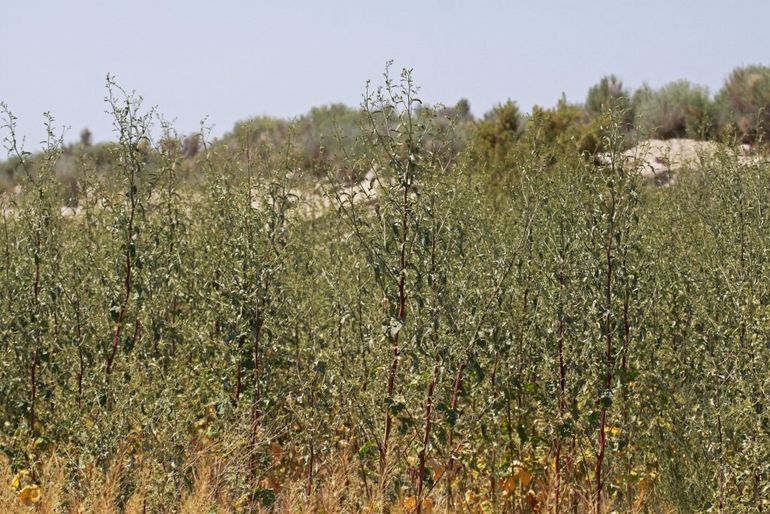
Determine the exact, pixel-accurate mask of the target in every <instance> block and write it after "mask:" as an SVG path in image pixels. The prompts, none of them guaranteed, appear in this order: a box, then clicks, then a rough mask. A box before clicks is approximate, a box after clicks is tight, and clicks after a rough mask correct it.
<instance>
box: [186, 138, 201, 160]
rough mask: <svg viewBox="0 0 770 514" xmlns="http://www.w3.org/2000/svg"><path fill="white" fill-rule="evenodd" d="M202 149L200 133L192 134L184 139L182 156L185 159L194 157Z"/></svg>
mask: <svg viewBox="0 0 770 514" xmlns="http://www.w3.org/2000/svg"><path fill="white" fill-rule="evenodd" d="M200 149H201V137H200V134H190V135H189V136H187V137H186V138H184V140H183V141H182V156H183V157H184V158H185V159H192V158H193V157H195V156H196V155H198V152H200Z"/></svg>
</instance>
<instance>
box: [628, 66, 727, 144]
mask: <svg viewBox="0 0 770 514" xmlns="http://www.w3.org/2000/svg"><path fill="white" fill-rule="evenodd" d="M633 105H634V111H635V112H636V118H637V119H636V127H637V129H638V131H639V132H640V133H642V134H644V135H649V136H653V137H656V138H659V139H672V138H678V137H690V138H696V139H705V138H708V137H709V136H711V135H712V134H713V131H714V125H715V120H714V109H713V104H712V102H711V99H710V95H709V91H708V88H706V87H703V86H699V85H696V84H692V83H691V82H689V81H687V80H677V81H674V82H670V83H668V84H666V85H665V86H663V87H662V88H660V89H658V90H653V89H652V88H650V87H649V86H647V85H646V84H645V85H643V86H642V87H640V88H639V89H638V90H637V91H636V92H635V93H634V98H633Z"/></svg>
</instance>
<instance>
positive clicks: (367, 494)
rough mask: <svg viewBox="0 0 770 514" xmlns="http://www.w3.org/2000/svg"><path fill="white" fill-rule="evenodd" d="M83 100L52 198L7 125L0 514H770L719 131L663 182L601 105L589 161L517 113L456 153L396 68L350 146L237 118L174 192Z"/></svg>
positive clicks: (768, 184)
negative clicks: (85, 133) (295, 146)
mask: <svg viewBox="0 0 770 514" xmlns="http://www.w3.org/2000/svg"><path fill="white" fill-rule="evenodd" d="M108 93H109V95H108V105H109V107H110V110H111V112H112V114H113V116H114V120H115V126H116V130H117V132H116V134H117V136H118V141H117V142H116V143H115V144H112V145H110V146H109V147H108V148H106V149H105V150H104V151H105V152H107V154H106V156H105V157H104V159H107V160H103V161H101V164H99V165H98V166H97V165H96V164H95V162H96V161H94V160H93V159H90V158H87V156H84V157H83V158H82V159H79V160H75V159H71V164H72V163H73V162H74V164H72V166H74V167H73V168H72V169H71V170H70V175H69V180H68V181H67V182H63V181H62V180H60V176H59V174H57V162H59V159H60V158H61V157H62V154H63V152H64V150H63V148H62V146H61V144H60V143H59V142H58V141H57V140H56V138H55V137H51V139H50V141H49V144H48V146H47V149H46V150H45V152H44V153H43V154H40V155H37V156H34V159H33V158H32V156H29V155H27V154H26V153H25V152H23V150H22V149H20V148H19V146H18V142H17V140H16V138H15V137H14V132H13V128H14V119H13V117H12V115H11V114H10V113H9V112H8V111H7V110H6V113H5V114H6V117H5V128H6V129H8V132H9V134H10V135H9V136H8V137H7V139H6V144H7V146H8V148H9V150H10V152H11V154H12V156H14V157H15V158H16V159H15V161H14V166H15V169H16V170H17V172H18V173H19V176H20V177H21V178H19V184H20V187H19V188H18V190H17V191H16V192H9V193H6V194H4V195H3V196H2V200H0V201H2V202H3V205H2V213H3V217H2V226H1V227H0V260H1V261H2V263H3V265H2V268H1V269H0V300H1V301H2V307H1V308H0V345H1V346H0V352H1V355H2V359H0V376H2V380H0V396H1V397H2V399H3V400H2V402H0V423H2V431H0V510H2V511H3V512H45V513H48V512H73V513H75V512H127V513H134V512H136V513H139V512H142V513H144V512H182V513H201V512H329V513H331V512H358V511H360V512H393V513H396V512H417V513H427V512H447V511H451V512H591V511H593V512H597V513H600V512H611V511H617V512H693V511H712V512H744V511H745V512H762V511H766V510H767V509H770V412H768V410H767V406H768V400H769V398H768V394H770V374H768V364H767V363H768V362H770V253H768V249H770V208H769V206H770V204H769V203H768V200H769V199H770V165H769V164H768V163H767V162H766V161H765V160H763V159H761V158H752V159H745V158H743V156H742V154H740V153H739V152H737V151H735V150H734V148H736V144H735V143H736V142H735V141H733V142H732V143H724V144H717V143H714V144H713V146H712V147H710V148H711V151H710V153H709V154H708V155H703V156H701V158H700V159H699V163H698V166H692V167H686V168H684V169H681V170H678V175H677V180H676V181H675V182H673V183H671V184H669V187H666V188H658V187H655V185H654V184H650V183H649V181H648V180H647V178H645V173H646V172H647V170H646V168H645V166H644V163H641V162H639V161H637V160H634V159H632V156H630V155H629V154H628V153H627V152H626V153H624V152H625V151H626V149H627V148H628V147H629V146H630V141H628V140H626V137H627V135H628V130H627V121H625V118H624V116H625V115H624V111H623V109H622V106H620V108H619V109H617V110H615V109H608V110H604V111H603V112H602V114H601V115H597V116H598V117H597V118H596V120H598V121H597V122H596V127H595V128H596V132H595V134H596V137H597V139H596V141H597V143H596V146H594V147H593V148H594V150H596V151H598V150H599V149H601V152H602V154H601V158H598V157H597V154H596V153H594V154H590V153H589V154H587V153H586V148H585V146H581V145H577V144H568V143H566V142H565V141H566V140H565V139H560V138H550V139H548V138H546V139H543V133H544V131H547V130H551V129H553V124H550V122H549V120H551V121H552V118H548V117H547V116H545V115H543V114H542V113H541V114H540V115H536V116H533V118H532V119H531V120H530V123H531V125H530V128H529V129H528V130H527V132H526V133H524V134H519V135H517V136H516V137H517V138H518V139H517V141H516V145H515V146H513V145H512V146H510V148H509V149H508V150H507V151H506V152H504V153H501V152H502V150H501V148H503V147H504V146H505V145H506V144H508V143H507V142H506V140H505V138H503V137H502V136H500V137H497V136H496V137H497V139H494V138H491V137H490V136H489V133H484V132H483V130H491V129H490V127H491V126H492V125H486V126H484V125H481V128H479V129H478V130H480V131H482V132H481V133H475V134H476V136H475V137H476V139H472V138H471V141H470V142H467V144H464V145H463V146H462V147H461V148H460V147H457V146H456V145H454V143H455V142H456V141H454V140H453V138H454V137H455V136H456V135H457V132H456V131H455V130H454V127H456V124H455V122H454V121H449V122H448V121H446V119H445V118H441V117H440V116H439V115H438V114H437V113H436V112H432V111H430V110H426V109H425V108H422V107H420V106H421V103H420V101H419V99H418V98H417V94H416V88H415V86H414V84H413V82H412V76H411V73H410V72H409V71H404V72H403V73H402V74H401V75H400V77H391V76H390V75H388V76H387V77H386V81H385V84H384V85H383V86H382V87H381V88H376V89H372V90H371V91H369V92H367V95H366V97H365V101H364V103H363V106H362V111H361V112H362V118H361V122H362V129H361V132H360V136H358V137H357V139H356V142H355V148H356V151H355V152H351V153H349V154H345V153H344V152H343V153H340V154H337V155H336V156H335V158H334V159H323V160H321V161H319V162H320V164H317V165H316V167H315V168H313V170H312V172H311V171H308V169H307V165H306V164H303V163H301V162H299V161H298V160H297V159H296V157H295V153H293V152H292V151H291V144H292V143H291V141H289V142H287V143H286V145H285V146H272V147H271V146H265V147H264V148H262V147H260V148H262V150H261V151H260V153H252V151H251V149H252V148H253V147H252V146H250V144H248V138H249V133H248V130H247V127H245V126H244V127H241V129H240V130H241V132H240V133H239V134H240V135H237V134H236V135H234V136H233V137H234V138H236V139H235V141H237V137H242V138H243V141H242V143H243V145H242V146H238V145H236V144H235V143H233V145H230V146H228V145H224V144H210V143H209V142H207V141H205V140H202V141H201V143H200V146H201V148H200V151H199V153H197V152H196V153H197V155H196V157H195V159H196V160H195V171H194V176H192V177H191V174H192V172H191V169H190V167H191V166H192V165H191V161H190V157H189V155H186V154H185V153H184V152H183V151H182V148H181V147H178V146H176V145H172V144H168V141H170V140H171V138H170V137H168V132H167V131H168V127H165V126H164V127H162V128H163V130H164V131H165V132H163V134H162V136H161V137H157V136H155V137H154V136H153V134H155V132H153V131H152V129H151V127H152V124H153V120H154V117H153V113H152V111H145V110H143V107H142V104H141V102H140V101H139V99H138V98H137V97H135V96H134V95H132V94H126V93H125V92H124V91H123V90H121V89H120V88H119V87H118V86H117V85H115V84H114V83H112V82H110V83H109V85H108ZM509 107H510V106H509ZM501 109H503V108H501ZM503 111H504V109H503V110H501V111H500V113H503ZM490 123H491V122H490ZM539 124H542V125H539ZM484 127H486V128H484ZM549 127H550V128H549ZM514 128H515V127H514ZM541 128H542V130H540V129H541ZM482 129H483V130H482ZM156 130H157V129H156ZM511 134H512V133H510V132H509V133H508V136H506V137H512V136H511ZM204 139H205V138H204ZM244 141H245V142H244ZM340 141H342V140H340ZM570 141H574V139H570ZM343 143H344V141H343ZM453 145H454V146H453ZM490 145H492V146H490ZM340 146H341V147H342V148H345V147H346V144H341V145H340ZM239 149H241V150H239ZM105 163H109V166H107V165H106V164H105ZM105 169H108V170H109V171H108V173H105V171H104V170H105ZM73 192H74V193H73ZM73 195H74V196H73ZM67 199H69V200H67ZM73 200H75V201H76V208H77V215H75V216H73V215H69V214H67V212H66V210H63V209H62V205H63V203H66V201H69V202H70V204H72V202H73Z"/></svg>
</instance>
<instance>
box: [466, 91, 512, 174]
mask: <svg viewBox="0 0 770 514" xmlns="http://www.w3.org/2000/svg"><path fill="white" fill-rule="evenodd" d="M521 129H522V116H521V112H520V111H519V106H518V105H517V104H516V102H514V101H511V100H508V101H507V102H505V103H504V104H499V105H497V106H495V107H494V108H493V109H492V110H491V111H489V112H488V113H486V114H485V115H484V119H482V120H481V121H480V122H479V124H478V127H477V129H476V140H477V148H478V149H479V150H481V152H482V153H483V154H484V155H485V156H486V158H487V159H488V161H489V162H490V163H497V164H499V163H501V162H502V161H503V160H504V159H505V157H506V155H507V154H508V152H509V151H510V149H511V148H512V147H513V145H514V144H515V143H516V141H518V139H519V137H520V136H521Z"/></svg>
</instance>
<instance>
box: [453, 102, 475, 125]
mask: <svg viewBox="0 0 770 514" xmlns="http://www.w3.org/2000/svg"><path fill="white" fill-rule="evenodd" d="M454 113H455V115H456V116H457V118H458V119H460V120H472V119H473V114H472V113H471V103H470V102H469V101H468V99H467V98H460V99H459V100H458V101H457V103H456V104H455V107H454Z"/></svg>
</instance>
